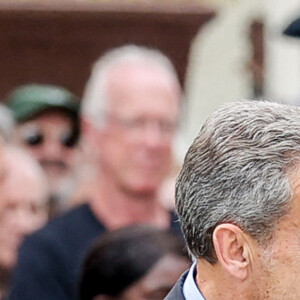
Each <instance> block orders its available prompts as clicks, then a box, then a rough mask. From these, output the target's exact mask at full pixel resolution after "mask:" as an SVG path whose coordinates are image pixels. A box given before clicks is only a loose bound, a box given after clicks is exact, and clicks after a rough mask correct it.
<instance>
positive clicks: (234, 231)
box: [165, 101, 300, 300]
mask: <svg viewBox="0 0 300 300" xmlns="http://www.w3.org/2000/svg"><path fill="white" fill-rule="evenodd" d="M299 171H300V109H299V108H296V107H289V106H285V105H280V104H275V103H267V102H258V101H245V102H241V103H231V104H228V105H226V106H225V107H223V108H221V109H219V110H217V111H216V112H215V113H213V114H212V116H211V117H210V118H209V119H208V120H207V121H206V123H205V124H204V126H203V128H202V130H201V132H200V133H199V135H198V136H197V137H196V139H195V140H194V142H193V144H192V146H191V147H190V149H189V150H188V153H187V155H186V158H185V162H184V165H183V168H182V170H181V173H180V175H179V177H178V180H177V190H176V205H177V210H178V213H179V216H180V220H181V223H182V229H183V231H184V235H185V238H186V241H187V244H188V247H189V250H190V252H191V253H192V254H193V255H194V256H195V257H196V258H197V263H195V264H194V265H193V267H192V268H191V269H190V271H189V272H188V273H186V274H185V275H184V276H183V277H182V278H181V279H180V281H179V282H178V283H177V285H176V286H175V287H174V289H173V290H172V291H171V293H170V294H169V296H167V298H165V299H166V300H169V299H170V300H171V299H172V300H173V299H174V300H175V299H176V300H180V299H186V300H194V299H197V300H200V299H207V300H218V299H222V300H226V299H230V300H231V299H249V300H253V299H272V300H281V299H289V300H294V299H295V300H298V299H300V285H299V278H300V256H299V249H300V239H299V234H300V174H299Z"/></svg>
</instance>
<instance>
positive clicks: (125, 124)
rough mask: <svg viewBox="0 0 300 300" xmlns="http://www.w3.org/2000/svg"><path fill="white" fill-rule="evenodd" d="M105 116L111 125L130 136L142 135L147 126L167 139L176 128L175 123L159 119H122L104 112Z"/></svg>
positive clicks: (176, 124) (176, 123)
mask: <svg viewBox="0 0 300 300" xmlns="http://www.w3.org/2000/svg"><path fill="white" fill-rule="evenodd" d="M105 116H106V118H107V119H108V120H110V121H112V122H113V123H115V124H117V125H118V126H119V127H122V128H123V129H125V130H126V131H128V132H129V133H132V134H135V133H136V134H140V133H141V134H142V133H144V132H145V129H146V128H148V127H149V126H152V127H154V128H155V129H157V130H159V132H160V133H161V134H162V135H164V136H167V137H170V136H172V135H173V134H174V133H175V131H176V129H177V127H178V122H177V121H171V120H167V119H162V118H161V119H160V118H157V119H156V118H143V117H137V118H131V117H123V116H118V115H116V114H114V113H111V112H106V113H105Z"/></svg>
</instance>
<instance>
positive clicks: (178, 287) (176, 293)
mask: <svg viewBox="0 0 300 300" xmlns="http://www.w3.org/2000/svg"><path fill="white" fill-rule="evenodd" d="M188 273H189V271H186V272H185V273H184V274H183V275H181V277H180V278H179V280H178V281H177V282H176V284H175V285H174V286H173V288H172V290H171V291H170V293H169V294H168V295H167V297H166V298H165V299H164V300H185V298H184V296H183V291H182V288H183V284H184V281H185V278H186V276H187V274H188Z"/></svg>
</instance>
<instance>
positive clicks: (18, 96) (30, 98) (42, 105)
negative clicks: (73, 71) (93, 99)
mask: <svg viewBox="0 0 300 300" xmlns="http://www.w3.org/2000/svg"><path fill="white" fill-rule="evenodd" d="M6 103H7V106H8V107H9V108H10V109H11V111H12V113H13V116H14V118H15V120H16V122H24V121H26V120H28V119H30V118H32V117H34V116H35V115H37V114H39V113H41V112H43V111H44V110H47V109H50V108H58V109H62V110H65V111H67V112H69V113H71V114H72V115H73V116H74V117H78V114H79V107H80V104H79V98H78V97H77V96H76V95H74V94H73V93H71V92H70V91H68V90H67V89H65V88H63V87H60V86H55V85H42V84H28V85H23V86H20V87H17V88H16V89H15V90H13V91H12V92H11V93H10V94H9V95H8V97H7V98H6Z"/></svg>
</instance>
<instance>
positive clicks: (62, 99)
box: [6, 84, 79, 216]
mask: <svg viewBox="0 0 300 300" xmlns="http://www.w3.org/2000/svg"><path fill="white" fill-rule="evenodd" d="M6 103H7V105H8V107H9V108H10V109H11V111H12V113H13V116H14V118H15V121H16V123H17V126H16V130H15V134H14V141H15V142H16V143H17V145H18V146H21V147H23V148H25V149H26V150H28V151H30V153H32V154H33V155H34V156H35V158H36V159H37V160H38V161H39V163H40V164H41V166H42V167H43V169H44V170H45V172H46V175H47V177H48V181H49V185H50V189H51V198H50V204H51V205H50V210H51V211H50V215H51V216H53V215H56V214H58V213H59V212H60V211H64V210H66V209H67V208H69V206H70V205H69V203H68V196H69V194H70V193H71V191H72V189H73V185H72V184H73V183H74V176H73V175H74V173H73V171H74V170H73V167H74V164H75V161H76V153H77V152H76V148H77V142H78V138H79V120H78V110H79V99H78V97H77V96H75V95H73V94H72V93H71V92H69V91H68V90H66V89H65V88H62V87H59V86H54V85H42V84H28V85H23V86H20V87H17V88H16V89H15V90H13V91H12V92H11V93H10V94H9V95H8V96H7V99H6Z"/></svg>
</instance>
